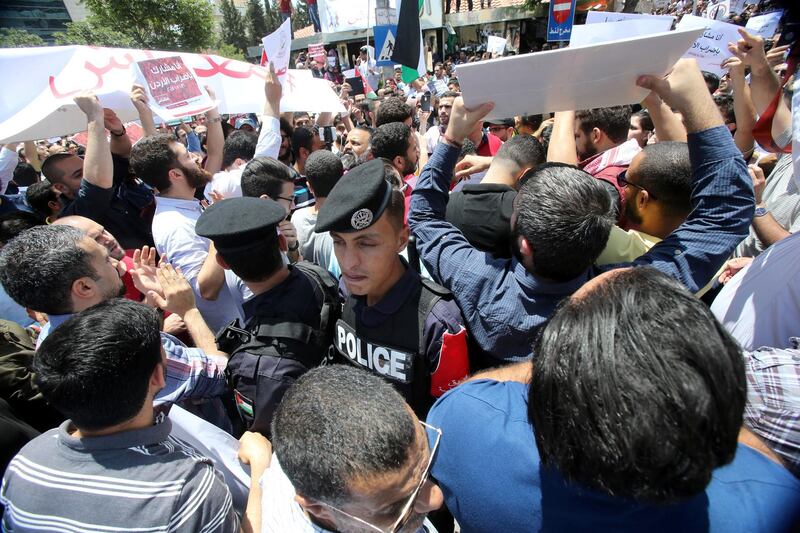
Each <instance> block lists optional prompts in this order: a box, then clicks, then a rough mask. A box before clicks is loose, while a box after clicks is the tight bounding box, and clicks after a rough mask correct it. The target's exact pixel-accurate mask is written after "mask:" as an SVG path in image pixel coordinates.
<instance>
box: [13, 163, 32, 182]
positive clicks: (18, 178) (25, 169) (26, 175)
mask: <svg viewBox="0 0 800 533" xmlns="http://www.w3.org/2000/svg"><path fill="white" fill-rule="evenodd" d="M12 179H13V180H14V183H16V184H17V185H19V186H20V187H30V186H31V185H33V184H35V183H37V182H38V181H39V173H38V172H36V169H35V168H33V165H30V164H28V163H17V168H15V169H14V177H13V178H12Z"/></svg>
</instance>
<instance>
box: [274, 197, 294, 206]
mask: <svg viewBox="0 0 800 533" xmlns="http://www.w3.org/2000/svg"><path fill="white" fill-rule="evenodd" d="M278 199H280V200H284V201H286V202H289V203H290V204H292V205H294V196H292V197H291V198H287V197H285V196H278Z"/></svg>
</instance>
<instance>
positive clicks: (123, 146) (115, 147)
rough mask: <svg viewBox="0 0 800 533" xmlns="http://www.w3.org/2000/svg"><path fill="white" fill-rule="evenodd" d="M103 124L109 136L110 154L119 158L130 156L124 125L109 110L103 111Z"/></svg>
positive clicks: (129, 141) (128, 138)
mask: <svg viewBox="0 0 800 533" xmlns="http://www.w3.org/2000/svg"><path fill="white" fill-rule="evenodd" d="M103 122H104V125H105V127H106V129H107V130H108V132H109V133H110V134H111V143H110V144H111V153H112V154H114V155H118V156H120V157H125V158H128V157H130V156H131V146H133V145H132V144H131V139H130V137H128V133H127V132H126V131H125V125H124V124H122V121H121V120H120V119H119V117H118V116H117V114H116V113H114V111H112V110H111V109H103Z"/></svg>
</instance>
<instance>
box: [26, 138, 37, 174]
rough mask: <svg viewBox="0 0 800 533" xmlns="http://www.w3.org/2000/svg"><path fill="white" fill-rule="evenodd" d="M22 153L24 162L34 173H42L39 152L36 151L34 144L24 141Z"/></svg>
mask: <svg viewBox="0 0 800 533" xmlns="http://www.w3.org/2000/svg"><path fill="white" fill-rule="evenodd" d="M22 153H23V154H25V161H27V162H28V164H29V165H30V166H32V167H33V168H34V170H36V172H41V171H42V160H41V159H39V151H38V150H37V149H36V144H35V143H34V142H33V141H25V148H24V149H23V152H22Z"/></svg>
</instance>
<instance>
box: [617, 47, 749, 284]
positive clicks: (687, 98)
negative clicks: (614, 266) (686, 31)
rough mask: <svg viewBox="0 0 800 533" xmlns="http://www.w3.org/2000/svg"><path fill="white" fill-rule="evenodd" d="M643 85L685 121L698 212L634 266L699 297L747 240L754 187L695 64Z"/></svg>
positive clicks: (680, 63) (648, 79) (678, 66)
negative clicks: (674, 281) (668, 278)
mask: <svg viewBox="0 0 800 533" xmlns="http://www.w3.org/2000/svg"><path fill="white" fill-rule="evenodd" d="M637 84H638V85H639V86H641V87H644V88H646V89H651V90H653V91H655V92H656V93H658V95H659V96H660V97H661V99H662V100H664V102H665V103H666V104H667V105H669V106H670V107H671V108H673V109H675V110H677V111H678V112H679V113H681V115H682V116H683V121H684V123H685V125H686V130H687V132H688V134H689V136H688V144H689V158H690V160H691V164H692V180H693V186H692V198H691V201H692V207H693V209H692V212H691V213H690V215H689V216H688V218H687V219H686V221H685V222H684V223H683V224H681V225H680V226H679V227H678V229H676V230H675V231H673V232H672V233H671V234H669V235H668V236H667V238H665V239H664V240H663V241H661V242H660V243H658V244H657V245H656V246H654V247H653V248H652V249H651V250H650V251H649V252H648V253H647V254H645V255H643V256H642V257H640V258H639V259H637V260H636V261H634V263H633V264H634V265H651V266H653V267H655V268H658V269H659V270H661V271H662V272H664V273H665V274H667V275H670V276H672V277H674V278H675V279H677V280H678V281H680V282H681V283H683V284H684V285H686V287H687V288H688V289H689V290H690V291H691V292H697V291H698V290H699V289H700V288H701V287H703V286H705V285H706V283H708V281H709V280H710V279H711V278H712V277H713V275H714V274H715V273H716V272H717V270H719V268H720V267H721V266H722V265H723V263H724V262H725V260H726V259H727V258H728V257H729V256H730V254H731V252H733V250H734V249H735V248H736V245H737V244H739V242H741V240H742V239H743V238H744V237H746V236H747V234H748V231H749V226H750V220H751V219H752V217H753V210H754V196H753V185H752V182H751V180H750V176H748V174H747V167H746V165H745V163H744V160H743V159H742V155H741V152H739V150H738V149H737V148H736V145H735V144H734V143H733V139H732V137H731V134H730V132H729V131H728V129H727V128H726V127H725V126H724V124H723V120H722V117H721V116H720V114H719V111H718V110H717V108H716V106H715V105H714V102H713V100H712V98H711V95H710V94H709V93H708V90H706V89H705V81H704V80H703V76H702V74H701V73H700V69H699V68H698V67H697V62H696V61H695V60H693V59H681V60H679V61H678V62H677V63H676V64H675V67H674V68H673V69H672V71H671V72H670V73H669V74H668V75H667V76H666V77H664V78H657V77H655V76H641V77H640V78H639V80H638V81H637Z"/></svg>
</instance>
